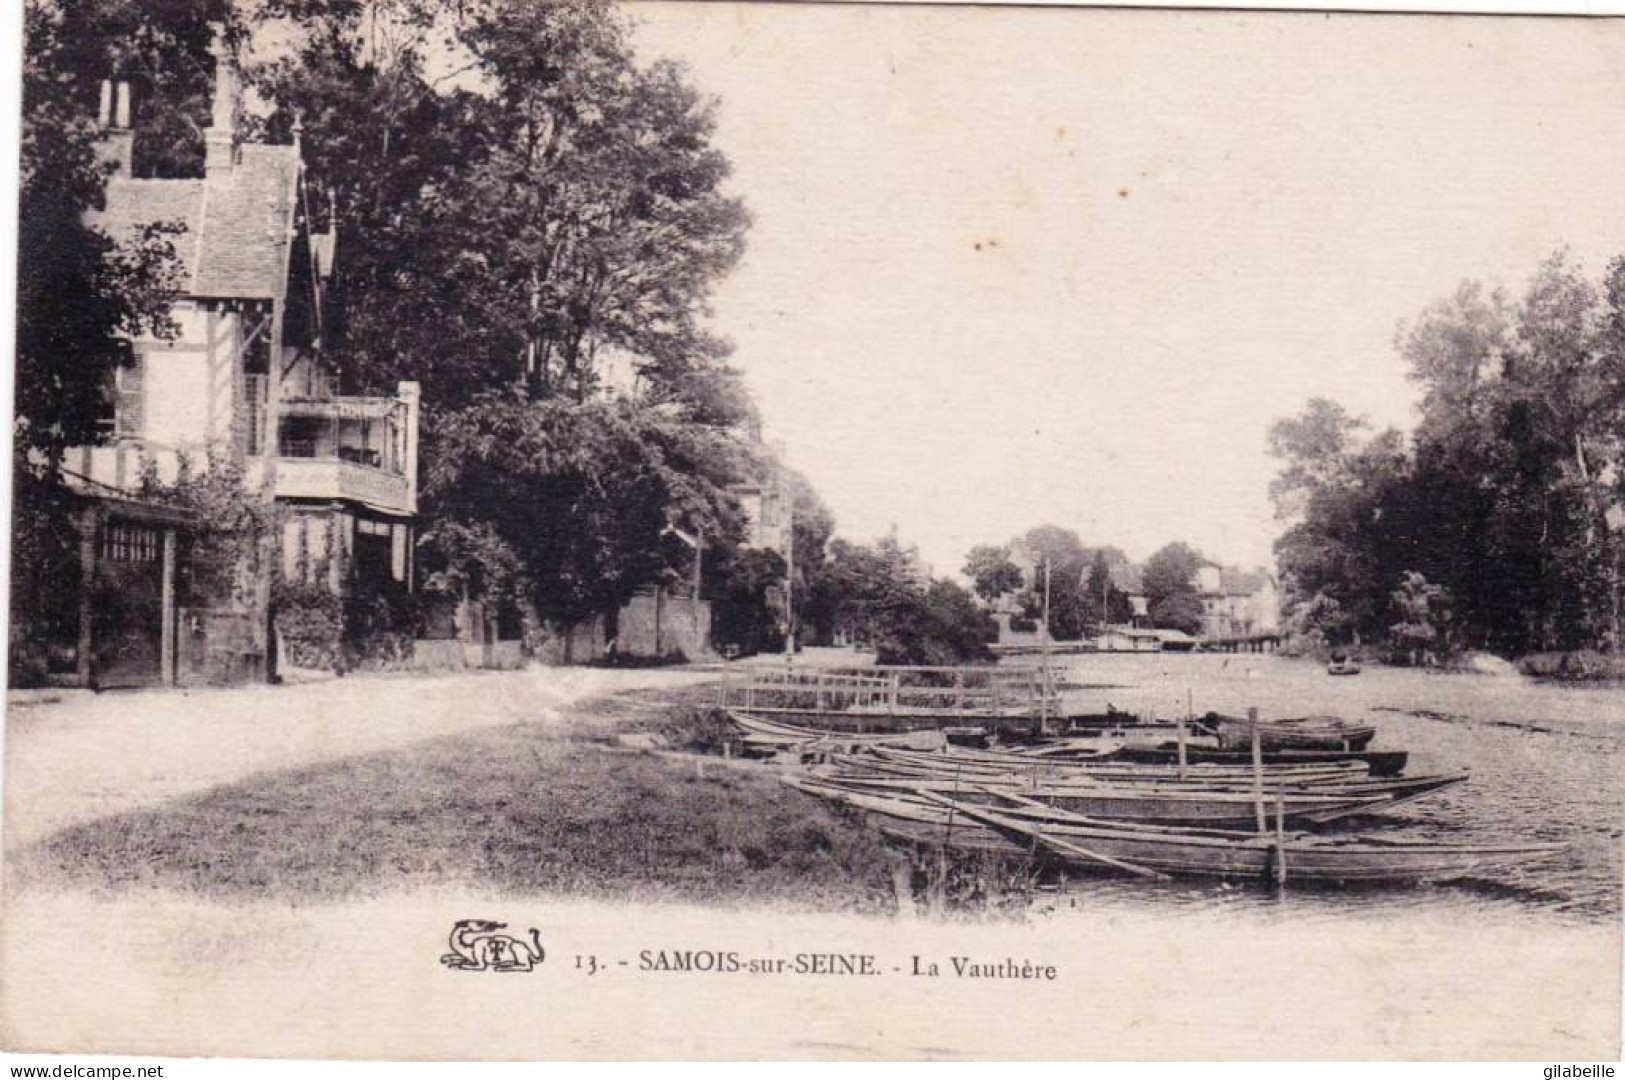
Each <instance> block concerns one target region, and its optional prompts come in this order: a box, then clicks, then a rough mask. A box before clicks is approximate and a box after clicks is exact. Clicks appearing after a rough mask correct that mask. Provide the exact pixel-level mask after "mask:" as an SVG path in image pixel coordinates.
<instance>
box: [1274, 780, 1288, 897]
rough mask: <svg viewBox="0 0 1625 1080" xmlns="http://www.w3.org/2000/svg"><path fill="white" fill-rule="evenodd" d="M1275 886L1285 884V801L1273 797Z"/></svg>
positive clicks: (1276, 796) (1278, 797) (1280, 796)
mask: <svg viewBox="0 0 1625 1080" xmlns="http://www.w3.org/2000/svg"><path fill="white" fill-rule="evenodd" d="M1275 884H1277V885H1285V884H1286V799H1285V798H1284V797H1283V796H1282V795H1281V794H1280V793H1279V792H1277V793H1276V795H1275Z"/></svg>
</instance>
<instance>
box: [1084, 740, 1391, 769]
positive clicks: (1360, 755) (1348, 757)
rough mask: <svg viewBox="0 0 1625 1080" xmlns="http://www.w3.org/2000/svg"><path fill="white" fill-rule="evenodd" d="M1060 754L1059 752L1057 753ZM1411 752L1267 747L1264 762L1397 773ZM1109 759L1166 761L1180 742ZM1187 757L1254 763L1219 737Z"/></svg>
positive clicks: (1142, 746)
mask: <svg viewBox="0 0 1625 1080" xmlns="http://www.w3.org/2000/svg"><path fill="white" fill-rule="evenodd" d="M1057 756H1059V755H1057ZM1409 758H1410V755H1409V754H1408V753H1406V752H1405V751H1404V750H1369V749H1368V750H1265V751H1264V752H1263V762H1264V764H1265V765H1266V766H1269V765H1313V764H1321V763H1326V762H1332V761H1361V762H1364V763H1365V765H1366V768H1368V769H1369V770H1370V771H1371V775H1372V776H1373V777H1382V776H1398V775H1399V774H1400V773H1402V772H1404V771H1405V764H1406V762H1407V761H1408V760H1409ZM1109 760H1112V761H1132V762H1144V763H1147V764H1166V763H1169V762H1175V761H1178V760H1179V747H1178V744H1176V743H1174V742H1173V741H1171V740H1162V741H1159V742H1149V741H1147V742H1125V743H1123V744H1122V745H1120V746H1118V747H1116V748H1115V749H1114V750H1112V752H1111V754H1110V758H1109ZM1185 760H1186V761H1189V762H1194V763H1200V764H1206V763H1211V764H1215V765H1249V766H1250V765H1251V763H1252V752H1251V750H1250V749H1247V750H1221V749H1219V747H1218V744H1217V741H1216V740H1215V741H1214V744H1213V745H1211V746H1209V745H1191V744H1187V745H1186V747H1185Z"/></svg>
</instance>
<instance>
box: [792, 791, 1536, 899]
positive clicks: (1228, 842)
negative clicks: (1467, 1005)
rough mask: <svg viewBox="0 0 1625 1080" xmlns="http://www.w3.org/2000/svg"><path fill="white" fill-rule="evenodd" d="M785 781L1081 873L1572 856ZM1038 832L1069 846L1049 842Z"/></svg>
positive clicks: (1384, 876)
mask: <svg viewBox="0 0 1625 1080" xmlns="http://www.w3.org/2000/svg"><path fill="white" fill-rule="evenodd" d="M785 782H786V783H789V784H791V785H792V786H793V787H795V788H797V789H798V790H800V791H803V792H806V793H808V794H810V795H815V796H817V797H819V798H822V799H826V800H829V801H831V802H835V803H837V804H840V805H842V806H845V807H848V808H849V809H851V810H854V811H856V812H858V813H860V814H862V815H863V818H864V820H865V822H867V823H868V824H870V825H871V826H872V827H874V828H875V829H877V830H878V831H879V832H880V833H881V834H882V835H885V836H887V837H890V838H892V839H895V840H899V841H903V842H907V843H910V844H916V845H922V846H927V847H933V848H935V847H947V848H950V849H952V850H956V851H961V852H970V853H981V854H985V855H989V856H994V857H1001V858H1021V859H1037V860H1039V861H1046V862H1053V863H1058V864H1061V865H1065V866H1067V867H1068V868H1070V869H1080V870H1100V869H1102V863H1103V860H1108V859H1109V860H1114V861H1116V862H1118V863H1122V864H1126V865H1127V866H1129V867H1132V868H1137V869H1143V870H1146V871H1152V872H1155V873H1158V874H1166V875H1179V876H1194V877H1209V878H1264V877H1276V878H1277V879H1278V880H1286V881H1292V882H1303V883H1313V884H1398V883H1415V882H1422V881H1451V880H1455V879H1458V878H1464V877H1470V876H1474V875H1480V874H1485V873H1488V872H1492V871H1494V870H1497V869H1502V868H1505V867H1508V866H1513V865H1517V864H1519V863H1523V862H1528V861H1532V860H1535V859H1540V858H1546V857H1549V856H1551V855H1553V854H1555V853H1556V852H1559V851H1561V850H1563V845H1560V844H1533V843H1529V844H1492V845H1460V844H1434V843H1421V842H1406V841H1398V840H1380V839H1352V838H1345V837H1327V836H1314V835H1305V834H1299V833H1286V834H1284V835H1281V836H1273V835H1258V834H1253V833H1245V832H1235V831H1226V830H1218V829H1191V828H1166V827H1158V826H1149V825H1126V824H1122V823H1117V822H1098V821H1089V820H1087V819H1084V818H1080V817H1079V816H1077V815H1059V814H1056V813H1055V812H1054V811H1044V810H1036V809H1033V808H1031V807H1029V806H1025V805H1022V804H1021V803H1020V802H1018V801H1017V800H1015V799H1010V800H1006V801H1004V803H1003V804H1002V805H1000V806H999V807H998V808H997V810H996V811H990V810H988V809H986V808H983V809H981V810H980V811H978V808H977V807H974V806H971V805H970V804H968V803H960V801H959V799H957V798H955V797H953V796H947V797H945V799H944V798H939V799H937V800H933V799H930V798H926V797H924V796H922V795H920V794H910V793H895V794H884V793H879V792H873V791H867V790H863V789H859V788H852V787H849V786H847V785H843V784H840V783H835V782H830V781H827V780H815V779H809V778H804V777H786V778H785ZM944 801H946V802H947V803H949V804H953V803H959V805H960V806H961V807H963V809H956V808H955V807H954V806H952V805H944ZM978 815H980V816H978ZM990 822H1006V823H1007V824H1005V825H1002V826H1001V825H998V824H991V823H990ZM1008 823H1014V825H1015V826H1019V828H1018V827H1012V826H1011V825H1010V824H1008ZM1034 833H1038V834H1040V837H1048V838H1051V839H1052V840H1058V841H1060V842H1061V844H1063V845H1065V847H1062V846H1060V845H1057V844H1053V843H1046V842H1044V840H1043V839H1041V838H1035V837H1034V835H1033V834H1034ZM1069 849H1075V850H1081V851H1082V852H1084V853H1086V855H1087V856H1088V857H1086V855H1080V854H1076V853H1069ZM1283 864H1284V872H1283Z"/></svg>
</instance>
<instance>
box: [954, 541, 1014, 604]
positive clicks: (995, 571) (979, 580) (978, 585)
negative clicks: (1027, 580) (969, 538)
mask: <svg viewBox="0 0 1625 1080" xmlns="http://www.w3.org/2000/svg"><path fill="white" fill-rule="evenodd" d="M964 573H965V576H966V577H967V578H969V579H970V582H971V589H972V591H974V592H975V593H976V595H977V596H980V597H981V598H982V599H983V600H985V601H987V602H988V603H992V602H993V601H995V600H997V599H998V598H999V597H1001V596H1004V595H1006V594H1007V593H1013V592H1015V591H1016V590H1017V589H1020V588H1021V585H1022V577H1021V568H1020V567H1018V566H1017V565H1016V564H1015V563H1014V562H1011V561H1010V548H1009V546H1008V545H998V544H980V545H978V546H976V547H973V548H971V550H970V553H969V554H968V555H966V556H965V570H964Z"/></svg>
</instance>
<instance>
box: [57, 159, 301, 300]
mask: <svg viewBox="0 0 1625 1080" xmlns="http://www.w3.org/2000/svg"><path fill="white" fill-rule="evenodd" d="M298 184H299V150H298V148H297V147H294V146H261V145H256V144H248V145H245V146H243V147H241V148H240V158H239V160H238V161H237V163H236V164H235V165H234V166H233V167H232V168H231V169H230V170H228V171H225V172H223V173H221V174H216V175H210V176H208V177H206V178H204V179H199V180H136V179H131V178H129V177H114V178H113V179H111V180H109V181H108V184H107V206H106V209H105V210H102V211H99V212H95V213H92V214H90V215H88V217H87V220H88V221H89V223H90V224H92V225H95V226H97V227H99V228H100V229H102V230H103V231H105V232H106V233H107V234H108V235H109V236H112V237H113V238H114V239H115V240H120V239H123V238H125V237H126V236H128V235H130V234H132V233H134V232H136V231H137V230H139V229H141V228H143V227H144V226H146V225H150V224H152V223H154V222H180V223H181V224H183V225H185V226H186V232H185V234H184V235H182V236H180V237H177V238H176V242H175V249H176V254H177V255H178V256H179V257H180V260H181V266H182V267H183V271H184V273H185V274H186V278H185V280H186V287H185V292H186V294H187V295H188V296H192V297H211V298H219V299H244V300H273V299H277V298H279V297H281V296H282V295H283V291H284V287H285V284H286V282H285V280H284V277H285V273H286V270H285V268H286V255H285V252H284V246H285V242H286V241H287V240H288V239H289V238H291V236H292V229H293V221H294V210H295V206H296V203H297V195H298Z"/></svg>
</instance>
